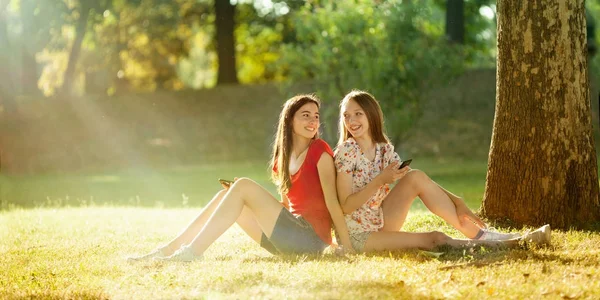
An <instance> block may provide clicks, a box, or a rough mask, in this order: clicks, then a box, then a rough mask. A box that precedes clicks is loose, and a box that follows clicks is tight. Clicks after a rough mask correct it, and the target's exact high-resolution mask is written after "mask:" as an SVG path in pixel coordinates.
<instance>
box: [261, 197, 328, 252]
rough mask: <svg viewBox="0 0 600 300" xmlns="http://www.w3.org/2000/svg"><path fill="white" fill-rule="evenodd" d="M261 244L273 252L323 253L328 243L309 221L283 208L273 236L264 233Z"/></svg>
mask: <svg viewBox="0 0 600 300" xmlns="http://www.w3.org/2000/svg"><path fill="white" fill-rule="evenodd" d="M260 246H261V247H263V248H265V249H266V250H267V251H269V252H271V253H272V254H280V253H294V254H304V253H321V252H323V250H324V249H325V248H327V246H328V245H327V243H325V242H324V241H323V240H321V238H320V237H319V236H318V235H317V233H316V232H315V230H314V229H313V227H312V225H310V223H308V221H306V220H305V219H304V218H302V217H301V216H297V217H296V216H294V215H293V214H292V213H291V212H290V211H289V210H287V209H285V208H282V209H281V212H280V213H279V217H277V221H276V222H275V227H274V228H273V233H272V234H271V237H270V238H268V237H267V236H266V235H265V234H264V233H263V234H262V237H261V240H260Z"/></svg>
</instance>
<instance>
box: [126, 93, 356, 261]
mask: <svg viewBox="0 0 600 300" xmlns="http://www.w3.org/2000/svg"><path fill="white" fill-rule="evenodd" d="M319 106H320V101H319V100H318V99H317V98H316V97H315V96H313V95H298V96H295V97H293V98H291V99H289V100H288V101H287V102H286V103H285V104H284V106H283V110H282V111H281V114H280V116H279V125H278V127H277V133H276V136H275V144H274V146H273V155H272V161H271V164H272V170H273V171H272V176H271V177H272V179H273V181H274V183H275V184H277V186H278V187H279V192H280V194H281V198H282V201H281V202H279V201H277V199H275V198H274V197H273V196H272V195H271V194H270V193H269V192H267V190H265V189H264V188H263V187H261V186H260V185H258V184H257V183H256V182H254V181H252V180H250V179H248V178H241V179H238V180H236V181H235V183H233V184H232V185H231V187H229V188H226V189H225V190H222V191H220V192H219V193H217V195H216V196H215V197H214V198H213V199H212V200H211V202H210V203H209V204H208V205H207V206H206V208H205V209H204V210H203V211H202V212H201V213H200V215H199V216H198V217H197V218H196V219H195V220H194V221H193V222H192V223H191V224H190V225H189V226H188V227H187V228H186V229H185V230H184V231H183V232H182V233H181V234H180V235H179V236H178V237H176V238H175V239H174V240H172V241H171V242H170V243H168V244H167V245H165V246H163V247H160V248H158V249H156V250H154V251H152V252H150V253H149V254H146V255H143V256H139V257H135V258H131V259H132V260H142V259H150V258H154V259H159V260H168V261H192V260H197V259H201V258H202V254H203V253H204V251H205V250H206V249H207V248H208V247H209V246H210V245H211V244H212V243H213V242H214V241H215V240H216V239H217V238H218V237H219V236H221V235H222V234H223V233H224V232H225V231H226V230H227V229H228V228H229V227H231V225H233V223H235V222H237V223H238V224H239V225H240V227H241V228H242V229H243V230H244V231H245V232H246V233H247V234H248V235H249V236H250V237H251V238H252V239H254V240H255V241H257V242H258V243H260V245H261V246H262V247H264V248H265V249H267V250H268V251H269V252H271V253H274V254H276V253H319V252H322V251H323V250H324V249H325V248H326V247H328V246H329V245H332V240H331V229H332V223H333V225H335V228H336V232H337V234H338V235H339V238H340V240H341V243H342V245H343V246H344V248H345V249H352V246H351V244H350V238H349V235H348V230H347V228H346V223H345V221H344V217H343V215H342V210H341V208H340V205H339V202H338V200H337V194H336V189H335V176H336V173H335V167H334V164H333V152H332V151H331V148H330V147H329V145H327V143H325V142H324V141H323V140H321V139H319V138H318V136H319V134H318V131H319V125H320V124H319Z"/></svg>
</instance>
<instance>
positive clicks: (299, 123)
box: [292, 102, 320, 139]
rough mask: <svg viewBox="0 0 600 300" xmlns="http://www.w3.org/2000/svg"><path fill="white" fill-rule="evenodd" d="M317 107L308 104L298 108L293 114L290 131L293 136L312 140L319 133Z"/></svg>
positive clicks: (310, 103) (311, 103) (313, 104)
mask: <svg viewBox="0 0 600 300" xmlns="http://www.w3.org/2000/svg"><path fill="white" fill-rule="evenodd" d="M319 126H320V123H319V107H318V106H317V105H316V104H315V103H313V102H309V103H306V104H304V105H302V106H301V107H300V109H298V111H296V113H295V114H294V120H293V122H292V130H293V132H294V134H295V135H298V136H301V137H305V138H307V139H312V138H314V137H315V135H316V134H317V132H319Z"/></svg>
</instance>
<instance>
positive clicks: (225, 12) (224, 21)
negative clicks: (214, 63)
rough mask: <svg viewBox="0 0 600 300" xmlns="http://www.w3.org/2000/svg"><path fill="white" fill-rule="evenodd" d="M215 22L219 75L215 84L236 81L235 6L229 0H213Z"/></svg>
mask: <svg viewBox="0 0 600 300" xmlns="http://www.w3.org/2000/svg"><path fill="white" fill-rule="evenodd" d="M215 16H216V18H215V24H216V28H217V56H218V60H219V75H218V77H217V84H218V85H219V84H224V83H238V79H237V69H236V65H235V38H234V35H233V30H234V27H235V20H234V17H235V7H234V6H233V5H231V3H230V2H229V0H215Z"/></svg>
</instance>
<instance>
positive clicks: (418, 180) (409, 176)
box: [402, 169, 430, 186]
mask: <svg viewBox="0 0 600 300" xmlns="http://www.w3.org/2000/svg"><path fill="white" fill-rule="evenodd" d="M402 179H406V180H407V181H408V182H409V184H410V185H412V186H418V185H419V184H422V183H424V182H427V181H428V180H430V179H429V176H427V174H425V172H423V171H421V170H417V169H412V170H410V171H408V173H406V175H404V178H402Z"/></svg>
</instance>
